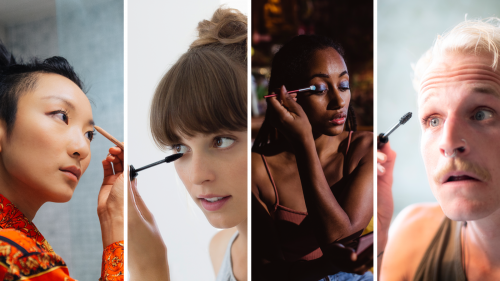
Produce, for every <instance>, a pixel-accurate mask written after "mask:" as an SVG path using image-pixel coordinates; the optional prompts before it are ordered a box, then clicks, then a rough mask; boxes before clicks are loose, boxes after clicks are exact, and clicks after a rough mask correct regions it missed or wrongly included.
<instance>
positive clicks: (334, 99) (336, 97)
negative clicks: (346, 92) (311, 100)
mask: <svg viewBox="0 0 500 281" xmlns="http://www.w3.org/2000/svg"><path fill="white" fill-rule="evenodd" d="M328 95H329V97H330V102H329V103H328V109H333V110H336V109H340V108H343V107H344V106H345V105H346V101H345V99H344V98H342V95H341V93H340V91H339V90H338V89H336V88H334V89H333V90H331V91H330V92H329V93H328Z"/></svg>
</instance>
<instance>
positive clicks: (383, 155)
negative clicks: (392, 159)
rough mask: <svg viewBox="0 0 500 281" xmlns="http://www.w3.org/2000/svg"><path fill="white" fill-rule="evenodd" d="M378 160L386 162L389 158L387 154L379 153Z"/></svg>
mask: <svg viewBox="0 0 500 281" xmlns="http://www.w3.org/2000/svg"><path fill="white" fill-rule="evenodd" d="M377 158H378V160H381V161H385V159H387V156H386V155H385V154H379V153H377Z"/></svg>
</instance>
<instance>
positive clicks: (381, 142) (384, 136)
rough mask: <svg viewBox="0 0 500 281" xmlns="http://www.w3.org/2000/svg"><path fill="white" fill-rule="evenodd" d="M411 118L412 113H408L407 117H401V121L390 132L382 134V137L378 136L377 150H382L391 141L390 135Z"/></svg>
mask: <svg viewBox="0 0 500 281" xmlns="http://www.w3.org/2000/svg"><path fill="white" fill-rule="evenodd" d="M411 116H412V113H411V112H408V113H406V114H405V115H403V117H401V119H399V122H398V123H396V125H394V126H393V127H392V128H391V129H390V130H389V132H387V133H385V134H384V133H381V134H380V135H378V142H377V148H378V149H380V148H382V147H383V146H384V145H385V144H386V143H387V142H388V141H389V135H390V134H392V133H393V132H394V131H395V130H396V129H397V128H398V127H399V126H401V125H404V124H405V123H406V122H408V120H410V118H411Z"/></svg>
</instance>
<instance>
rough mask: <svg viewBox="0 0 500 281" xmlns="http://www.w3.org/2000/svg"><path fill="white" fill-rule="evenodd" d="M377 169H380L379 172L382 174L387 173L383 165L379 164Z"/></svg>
mask: <svg viewBox="0 0 500 281" xmlns="http://www.w3.org/2000/svg"><path fill="white" fill-rule="evenodd" d="M377 168H378V170H379V171H380V172H382V173H385V168H384V166H382V165H380V164H379V163H377Z"/></svg>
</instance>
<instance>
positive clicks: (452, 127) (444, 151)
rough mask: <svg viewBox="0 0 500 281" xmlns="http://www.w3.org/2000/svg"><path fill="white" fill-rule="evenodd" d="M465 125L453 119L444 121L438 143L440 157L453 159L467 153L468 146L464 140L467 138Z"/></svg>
mask: <svg viewBox="0 0 500 281" xmlns="http://www.w3.org/2000/svg"><path fill="white" fill-rule="evenodd" d="M465 125H466V124H462V122H461V121H460V120H458V119H456V118H453V117H451V118H448V119H446V121H445V122H444V124H443V129H442V132H441V139H440V141H439V151H440V153H441V155H443V156H445V157H449V158H453V157H457V156H463V155H465V154H467V153H469V151H470V146H469V144H468V143H467V140H466V139H465V138H466V137H467V132H465V131H464V128H465Z"/></svg>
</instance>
